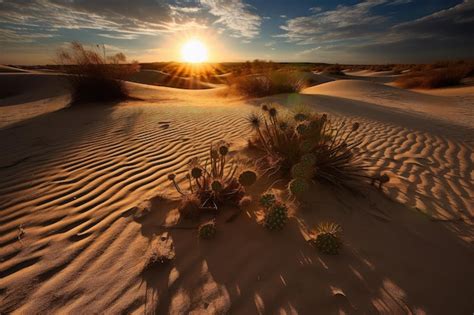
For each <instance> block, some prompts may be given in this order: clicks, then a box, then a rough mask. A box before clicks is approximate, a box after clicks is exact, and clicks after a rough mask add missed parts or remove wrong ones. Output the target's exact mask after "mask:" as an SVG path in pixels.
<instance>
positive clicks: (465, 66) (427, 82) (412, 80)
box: [395, 63, 474, 89]
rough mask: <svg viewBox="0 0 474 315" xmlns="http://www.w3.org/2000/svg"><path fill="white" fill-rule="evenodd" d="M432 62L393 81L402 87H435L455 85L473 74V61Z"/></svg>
mask: <svg viewBox="0 0 474 315" xmlns="http://www.w3.org/2000/svg"><path fill="white" fill-rule="evenodd" d="M441 66H442V65H441V64H434V65H432V66H431V67H429V68H428V69H426V70H422V71H414V72H410V73H408V74H406V75H404V76H402V77H400V78H399V79H397V80H396V81H395V84H397V85H398V86H400V87H402V88H407V89H413V88H421V89H435V88H440V87H447V86H455V85H459V84H461V81H462V80H463V79H464V78H466V77H468V76H472V75H473V74H474V64H473V63H459V64H447V66H446V67H443V68H441Z"/></svg>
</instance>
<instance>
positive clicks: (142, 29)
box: [0, 0, 204, 39]
mask: <svg viewBox="0 0 474 315" xmlns="http://www.w3.org/2000/svg"><path fill="white" fill-rule="evenodd" d="M197 11H198V9H197V8H196V7H178V6H170V5H169V4H167V3H166V2H165V1H161V0H158V1H155V0H136V1H134V2H133V5H130V2H129V1H125V0H115V1H114V2H113V5H111V3H110V2H109V1H96V0H82V1H71V0H30V1H23V0H10V1H2V2H0V23H2V24H5V25H13V26H15V25H17V26H18V25H22V26H24V27H28V28H29V29H30V31H31V32H34V31H35V30H37V28H38V27H41V26H43V27H45V26H49V27H52V28H54V29H94V30H100V31H102V32H104V31H106V32H110V33H114V34H109V33H106V32H104V33H101V34H102V35H101V36H104V35H103V34H108V35H105V36H107V37H111V36H115V37H114V38H118V36H119V35H117V34H128V35H122V37H121V38H122V39H133V38H135V37H134V36H132V35H131V34H135V35H138V34H140V35H156V34H160V33H170V32H176V31H178V30H186V29H196V28H200V27H204V26H203V25H201V24H199V23H198V22H197V21H196V20H195V19H193V18H190V17H189V16H188V14H191V13H194V12H197Z"/></svg>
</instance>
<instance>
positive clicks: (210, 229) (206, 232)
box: [198, 221, 217, 240]
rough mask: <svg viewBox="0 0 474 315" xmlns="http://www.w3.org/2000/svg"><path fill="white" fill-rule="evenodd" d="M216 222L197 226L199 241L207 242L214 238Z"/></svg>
mask: <svg viewBox="0 0 474 315" xmlns="http://www.w3.org/2000/svg"><path fill="white" fill-rule="evenodd" d="M216 232H217V229H216V222H214V221H209V222H206V223H203V224H201V225H200V226H199V230H198V234H199V237H200V238H201V239H205V240H209V239H212V238H214V237H215V236H216Z"/></svg>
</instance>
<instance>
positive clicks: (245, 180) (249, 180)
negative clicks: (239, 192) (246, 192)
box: [239, 171, 257, 187]
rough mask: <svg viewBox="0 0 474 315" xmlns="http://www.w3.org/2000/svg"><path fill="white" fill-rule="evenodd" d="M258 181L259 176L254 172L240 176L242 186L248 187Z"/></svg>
mask: <svg viewBox="0 0 474 315" xmlns="http://www.w3.org/2000/svg"><path fill="white" fill-rule="evenodd" d="M256 181H257V174H256V173H255V172H254V171H243V172H242V173H241V174H240V176H239V183H240V185H242V186H244V187H247V186H251V185H253V184H254V183H255V182H256Z"/></svg>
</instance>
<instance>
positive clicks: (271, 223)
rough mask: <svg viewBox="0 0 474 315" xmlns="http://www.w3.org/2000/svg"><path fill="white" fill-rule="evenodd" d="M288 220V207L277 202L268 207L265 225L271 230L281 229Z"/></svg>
mask: <svg viewBox="0 0 474 315" xmlns="http://www.w3.org/2000/svg"><path fill="white" fill-rule="evenodd" d="M287 222H288V208H287V207H286V205H285V204H283V203H280V202H276V203H274V204H273V205H272V206H270V207H269V208H267V209H266V212H265V221H264V226H265V227H266V228H267V229H269V230H270V231H280V230H282V229H283V227H284V226H285V224H286V223H287Z"/></svg>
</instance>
